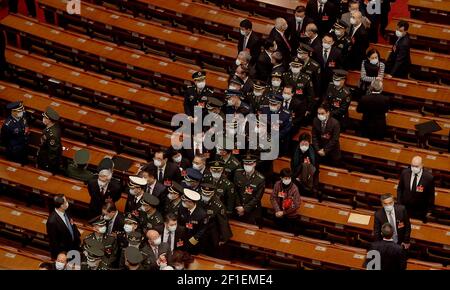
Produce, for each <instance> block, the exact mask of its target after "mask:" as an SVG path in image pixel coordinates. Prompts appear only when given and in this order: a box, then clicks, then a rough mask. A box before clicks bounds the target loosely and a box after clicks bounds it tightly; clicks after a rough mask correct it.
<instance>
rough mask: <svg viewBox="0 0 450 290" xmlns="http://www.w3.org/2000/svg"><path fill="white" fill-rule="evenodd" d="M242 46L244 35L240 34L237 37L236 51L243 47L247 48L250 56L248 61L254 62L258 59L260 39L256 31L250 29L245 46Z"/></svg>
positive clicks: (243, 48)
mask: <svg viewBox="0 0 450 290" xmlns="http://www.w3.org/2000/svg"><path fill="white" fill-rule="evenodd" d="M243 46H244V36H243V35H241V36H240V37H239V42H238V53H239V52H241V51H243V50H245V49H248V50H249V51H250V55H251V56H252V59H251V60H250V63H251V64H254V63H255V62H256V60H257V59H258V56H259V53H260V51H261V41H260V39H259V37H258V35H256V33H255V32H253V31H252V33H251V34H250V38H249V39H248V41H247V46H246V47H243Z"/></svg>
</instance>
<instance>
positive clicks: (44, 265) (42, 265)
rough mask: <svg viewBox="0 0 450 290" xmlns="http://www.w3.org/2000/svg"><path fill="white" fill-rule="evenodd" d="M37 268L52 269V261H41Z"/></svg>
mask: <svg viewBox="0 0 450 290" xmlns="http://www.w3.org/2000/svg"><path fill="white" fill-rule="evenodd" d="M39 269H45V270H51V269H52V263H50V262H42V263H40V264H39Z"/></svg>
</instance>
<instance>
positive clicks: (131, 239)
mask: <svg viewBox="0 0 450 290" xmlns="http://www.w3.org/2000/svg"><path fill="white" fill-rule="evenodd" d="M127 239H128V240H127V245H126V246H125V247H124V248H122V249H120V258H119V269H121V270H122V269H125V268H126V260H125V250H126V249H127V248H129V247H132V248H136V249H138V250H139V251H140V249H141V246H142V241H143V239H144V238H143V236H142V234H141V232H137V231H134V232H132V233H130V234H129V235H128V237H127Z"/></svg>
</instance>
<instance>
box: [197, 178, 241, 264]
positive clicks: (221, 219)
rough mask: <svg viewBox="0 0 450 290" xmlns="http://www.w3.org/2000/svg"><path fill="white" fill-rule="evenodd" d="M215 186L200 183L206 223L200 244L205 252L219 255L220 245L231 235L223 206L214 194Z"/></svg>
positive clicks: (210, 254)
mask: <svg viewBox="0 0 450 290" xmlns="http://www.w3.org/2000/svg"><path fill="white" fill-rule="evenodd" d="M215 189H216V187H215V186H214V185H212V184H209V183H202V185H201V204H202V206H203V208H204V209H205V210H206V215H207V217H208V224H207V226H206V231H205V234H204V235H203V237H202V239H201V241H200V244H201V248H202V249H203V251H204V252H205V254H207V255H209V256H213V257H217V258H219V257H220V252H221V246H222V245H223V244H225V243H226V242H227V241H228V240H229V239H230V238H231V237H232V236H233V234H232V233H231V228H230V225H229V223H228V217H227V214H226V209H225V206H224V205H223V203H222V201H221V200H220V198H219V197H218V196H217V195H216V194H215Z"/></svg>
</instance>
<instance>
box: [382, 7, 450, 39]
mask: <svg viewBox="0 0 450 290" xmlns="http://www.w3.org/2000/svg"><path fill="white" fill-rule="evenodd" d="M449 4H450V3H447V5H449ZM399 20H406V21H408V23H409V29H408V33H409V34H410V35H412V36H417V37H428V38H435V39H436V41H440V40H444V41H450V26H449V25H443V24H437V23H428V22H425V21H420V20H416V19H410V18H396V17H394V18H393V19H392V20H391V21H389V24H388V26H387V27H386V30H387V31H390V32H395V30H396V28H397V23H398V21H399Z"/></svg>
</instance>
